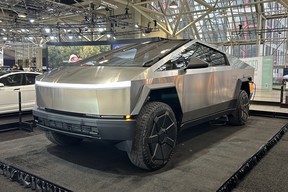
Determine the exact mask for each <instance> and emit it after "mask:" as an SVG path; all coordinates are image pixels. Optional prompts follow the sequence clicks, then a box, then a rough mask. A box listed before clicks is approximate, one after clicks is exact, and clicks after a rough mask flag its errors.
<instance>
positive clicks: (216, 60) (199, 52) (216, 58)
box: [157, 43, 228, 71]
mask: <svg viewBox="0 0 288 192" xmlns="http://www.w3.org/2000/svg"><path fill="white" fill-rule="evenodd" d="M192 57H197V58H198V59H200V60H203V61H205V62H207V63H209V66H211V67H214V66H225V65H228V64H227V62H226V57H225V54H223V53H221V52H219V51H217V50H216V49H212V48H210V47H207V46H205V45H202V44H200V43H195V44H193V45H191V46H190V47H188V48H187V49H185V50H183V51H182V52H181V53H180V54H178V55H176V56H175V57H173V58H172V59H170V60H169V61H168V62H166V63H165V64H164V65H162V66H161V67H160V68H159V69H157V71H167V70H178V69H181V68H183V67H185V66H186V64H187V63H188V62H189V60H190V59H191V58H192Z"/></svg>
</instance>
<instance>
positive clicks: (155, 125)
mask: <svg viewBox="0 0 288 192" xmlns="http://www.w3.org/2000/svg"><path fill="white" fill-rule="evenodd" d="M176 142H177V123H176V118H175V115H174V112H173V110H172V109H171V108H170V106H169V105H167V104H165V103H161V102H149V103H147V104H146V105H145V106H144V107H143V108H142V110H141V112H140V114H139V116H138V118H137V129H136V134H135V138H134V141H133V146H132V151H131V152H130V153H128V156H129V158H130V160H131V162H132V163H133V164H134V165H135V166H137V167H140V168H142V169H146V170H157V169H160V168H162V167H163V166H165V165H166V164H167V163H168V161H169V160H170V158H171V156H172V154H173V150H174V148H175V146H176Z"/></svg>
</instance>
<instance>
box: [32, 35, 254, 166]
mask: <svg viewBox="0 0 288 192" xmlns="http://www.w3.org/2000/svg"><path fill="white" fill-rule="evenodd" d="M253 74H254V68H252V67H251V66H249V65H248V64H246V63H244V62H243V61H241V60H239V59H237V58H235V57H233V56H230V55H227V54H225V53H223V52H221V51H220V50H218V49H217V48H213V47H212V46H211V45H208V44H205V43H203V42H201V41H198V40H184V39H182V40H169V39H160V40H159V41H150V42H145V43H136V44H131V45H128V46H125V47H122V48H118V49H115V50H111V51H108V52H105V53H101V54H98V55H95V56H92V57H90V58H87V59H83V60H80V61H78V62H76V63H68V64H66V65H63V66H61V67H59V68H56V69H54V70H52V71H49V72H48V73H45V74H44V75H42V76H40V77H37V79H36V84H35V86H36V100H37V103H36V106H35V107H34V109H33V115H34V118H35V121H36V124H37V126H38V127H39V128H42V129H44V130H45V133H46V136H47V138H48V139H49V140H50V141H52V142H53V143H55V144H57V145H72V144H77V143H79V142H81V141H82V140H83V139H100V140H105V141H113V144H115V145H116V147H118V148H119V149H120V150H124V151H126V152H127V154H128V156H129V159H130V160H131V162H132V163H133V164H134V165H135V166H137V167H140V168H142V169H146V170H156V169H159V168H161V167H163V166H165V165H166V164H167V162H169V159H170V158H171V156H172V154H173V149H174V148H175V146H176V143H177V134H178V133H179V131H181V130H182V129H184V128H188V127H191V126H193V125H196V124H200V123H203V122H205V121H209V120H213V119H216V118H219V117H226V119H227V122H229V123H230V124H232V125H244V124H245V123H246V121H247V119H248V116H249V103H250V98H251V96H252V94H253Z"/></svg>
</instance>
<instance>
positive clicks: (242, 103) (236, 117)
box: [228, 90, 250, 125]
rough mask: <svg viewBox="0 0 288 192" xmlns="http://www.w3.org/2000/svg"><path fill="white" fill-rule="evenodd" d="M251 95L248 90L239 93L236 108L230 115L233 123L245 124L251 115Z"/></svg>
mask: <svg viewBox="0 0 288 192" xmlns="http://www.w3.org/2000/svg"><path fill="white" fill-rule="evenodd" d="M249 104H250V102H249V97H248V94H247V93H246V91H244V90H242V91H241V92H240V93H239V96H238V99H237V103H236V110H235V111H234V112H233V113H232V114H231V115H229V116H228V118H229V123H230V124H231V125H244V124H245V123H246V122H247V120H248V117H249Z"/></svg>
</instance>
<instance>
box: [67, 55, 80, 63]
mask: <svg viewBox="0 0 288 192" xmlns="http://www.w3.org/2000/svg"><path fill="white" fill-rule="evenodd" d="M79 60H80V59H79V57H77V55H75V54H72V55H70V57H69V63H73V62H76V61H79Z"/></svg>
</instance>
